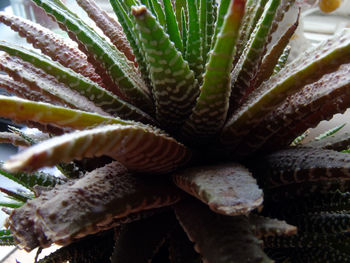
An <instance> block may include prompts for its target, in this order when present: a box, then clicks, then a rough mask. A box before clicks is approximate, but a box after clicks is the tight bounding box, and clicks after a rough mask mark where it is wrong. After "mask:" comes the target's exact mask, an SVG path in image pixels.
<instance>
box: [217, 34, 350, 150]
mask: <svg viewBox="0 0 350 263" xmlns="http://www.w3.org/2000/svg"><path fill="white" fill-rule="evenodd" d="M349 36H350V32H342V34H341V35H337V36H335V37H334V38H332V39H329V40H328V41H326V42H324V43H323V44H321V45H320V46H318V47H317V48H315V49H312V50H311V51H309V52H306V54H304V55H303V56H300V57H299V58H298V59H296V60H295V61H294V62H292V63H290V64H289V65H287V66H286V67H285V68H284V69H283V70H281V71H280V72H279V73H277V74H276V75H274V76H273V77H272V78H270V79H269V80H268V81H266V82H264V83H263V84H262V85H261V86H260V88H259V89H258V90H257V91H256V92H252V93H251V94H250V95H249V97H248V98H247V100H246V101H245V102H244V104H243V105H242V106H241V107H240V108H239V109H237V110H236V112H235V113H233V117H232V118H231V119H230V120H228V122H227V123H226V125H225V127H224V129H223V133H222V142H223V143H224V144H226V145H230V149H232V150H234V146H235V145H236V144H237V142H239V141H240V140H241V139H242V136H243V135H246V134H247V133H248V132H249V131H250V130H251V129H253V128H254V127H256V126H257V125H258V124H259V123H260V122H261V121H262V119H263V117H264V116H265V115H266V114H267V113H269V112H271V111H272V110H274V109H275V108H276V106H277V105H278V104H279V103H281V102H282V101H283V100H284V99H286V97H287V96H288V95H290V94H292V93H295V92H296V91H297V90H298V89H299V88H300V87H303V86H304V85H307V84H309V83H311V82H313V81H315V78H321V76H322V75H323V74H327V73H329V72H332V71H334V70H336V69H337V68H338V67H339V66H340V65H341V64H345V63H347V62H349V58H350V37H349ZM310 58H313V59H310ZM304 130H305V129H304ZM295 137H296V136H294V137H293V139H294V138H295Z"/></svg>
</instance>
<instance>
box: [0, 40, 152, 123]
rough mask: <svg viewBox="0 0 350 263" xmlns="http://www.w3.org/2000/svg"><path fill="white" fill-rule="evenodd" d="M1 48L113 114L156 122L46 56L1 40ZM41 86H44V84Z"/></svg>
mask: <svg viewBox="0 0 350 263" xmlns="http://www.w3.org/2000/svg"><path fill="white" fill-rule="evenodd" d="M0 50H3V51H5V52H7V53H8V54H10V55H12V56H17V57H20V58H21V59H23V60H25V61H27V62H29V63H31V64H33V65H34V66H36V67H37V68H40V69H42V70H43V71H45V72H46V73H47V74H50V75H52V76H54V77H55V78H56V79H57V80H58V81H59V82H61V83H64V84H65V85H66V86H67V87H69V88H71V89H72V90H75V91H77V92H78V93H79V94H81V95H82V96H84V97H86V98H87V99H88V100H90V101H92V102H94V103H95V104H96V106H98V107H100V108H102V109H103V110H104V111H106V112H107V113H109V114H111V115H115V116H118V117H120V118H123V119H128V120H134V121H141V122H145V123H152V122H153V123H154V121H152V118H151V117H150V116H148V115H147V114H146V113H144V112H142V111H141V110H139V109H138V108H136V107H134V106H132V105H131V104H129V103H127V102H125V101H123V100H121V99H120V98H118V97H117V96H116V95H114V94H113V93H111V92H108V91H107V90H105V89H103V88H101V87H100V86H99V85H97V84H96V83H94V82H92V81H90V80H89V79H87V78H84V77H83V76H81V75H79V74H76V73H75V72H74V71H72V70H69V69H67V68H64V67H62V66H61V65H60V64H58V63H55V62H53V61H51V60H50V59H49V58H48V57H46V56H43V55H41V54H38V53H35V52H32V51H31V50H27V49H24V48H21V47H19V46H16V45H13V44H8V43H6V42H1V41H0ZM40 87H41V88H42V85H41V86H40ZM66 93H67V92H66Z"/></svg>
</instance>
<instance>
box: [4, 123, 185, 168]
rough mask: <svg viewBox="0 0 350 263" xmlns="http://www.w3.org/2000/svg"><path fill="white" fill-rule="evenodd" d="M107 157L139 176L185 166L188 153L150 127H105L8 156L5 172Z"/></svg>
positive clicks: (67, 136) (47, 142)
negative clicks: (138, 173)
mask: <svg viewBox="0 0 350 263" xmlns="http://www.w3.org/2000/svg"><path fill="white" fill-rule="evenodd" d="M102 155H107V156H109V157H111V158H113V159H115V160H118V161H119V162H121V163H122V164H123V165H125V166H126V167H127V168H128V169H130V170H131V171H135V172H141V173H167V172H170V171H172V170H174V169H176V168H177V167H179V166H181V165H183V164H184V163H186V162H187V161H188V159H189V157H190V151H189V149H187V148H186V147H185V146H184V145H182V144H181V143H179V142H177V141H176V140H175V139H173V138H171V137H169V136H168V135H166V134H164V133H163V132H161V131H160V130H157V129H155V128H152V127H150V126H142V125H141V124H139V125H122V124H115V125H105V126H101V127H97V128H92V129H90V130H84V131H77V132H74V133H70V134H65V135H62V136H58V137H54V138H52V139H50V140H47V141H45V142H42V143H39V144H37V145H34V146H32V147H31V148H28V149H27V150H25V151H23V152H21V153H19V154H17V155H14V156H12V157H11V158H10V159H9V160H8V161H6V163H5V164H4V168H5V169H7V170H9V171H21V170H26V171H33V170H36V169H39V168H41V167H44V166H52V165H55V164H57V163H59V162H69V161H72V160H74V159H82V158H84V157H94V156H97V157H98V156H102Z"/></svg>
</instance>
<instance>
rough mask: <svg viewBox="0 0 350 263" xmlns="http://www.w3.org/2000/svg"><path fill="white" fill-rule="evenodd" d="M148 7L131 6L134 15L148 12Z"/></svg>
mask: <svg viewBox="0 0 350 263" xmlns="http://www.w3.org/2000/svg"><path fill="white" fill-rule="evenodd" d="M146 12H147V8H146V7H145V6H144V5H139V6H133V7H132V8H131V13H132V15H133V16H136V17H140V16H143V15H144V14H146Z"/></svg>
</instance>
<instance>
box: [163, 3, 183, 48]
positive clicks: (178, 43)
mask: <svg viewBox="0 0 350 263" xmlns="http://www.w3.org/2000/svg"><path fill="white" fill-rule="evenodd" d="M163 5H164V13H165V21H166V29H167V33H168V34H169V38H170V40H171V41H172V42H173V43H174V45H175V47H176V49H177V50H178V51H180V52H182V50H183V44H182V39H181V37H180V30H179V26H178V24H177V21H176V17H175V13H174V11H173V6H172V4H171V1H170V0H163Z"/></svg>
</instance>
